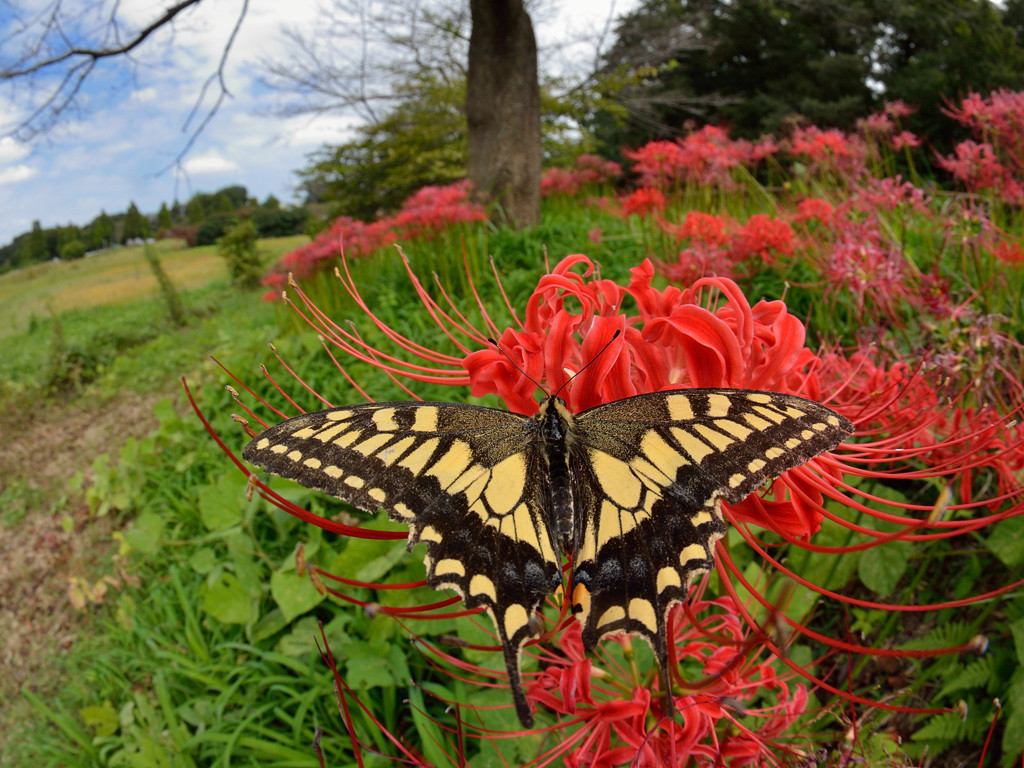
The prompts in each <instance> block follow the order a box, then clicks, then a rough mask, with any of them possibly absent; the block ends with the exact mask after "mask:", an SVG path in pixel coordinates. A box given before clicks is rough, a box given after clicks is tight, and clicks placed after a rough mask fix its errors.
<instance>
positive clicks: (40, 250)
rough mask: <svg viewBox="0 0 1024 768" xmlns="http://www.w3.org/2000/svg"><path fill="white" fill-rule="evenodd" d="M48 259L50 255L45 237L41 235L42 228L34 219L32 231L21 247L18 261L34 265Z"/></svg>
mask: <svg viewBox="0 0 1024 768" xmlns="http://www.w3.org/2000/svg"><path fill="white" fill-rule="evenodd" d="M49 257H50V253H49V251H48V250H47V248H46V235H45V234H43V226H42V224H40V223H39V220H38V219H36V220H35V221H33V222H32V231H31V232H30V233H29V236H28V238H26V239H25V241H24V244H23V245H22V248H21V253H20V254H19V255H18V261H19V262H20V263H21V264H35V263H36V262H39V261H45V260H46V259H48V258H49Z"/></svg>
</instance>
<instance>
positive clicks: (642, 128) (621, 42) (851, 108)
mask: <svg viewBox="0 0 1024 768" xmlns="http://www.w3.org/2000/svg"><path fill="white" fill-rule="evenodd" d="M874 5H875V3H874V2H873V0H849V1H844V2H838V1H837V0H646V2H643V3H641V5H640V6H639V7H638V8H636V9H635V10H634V11H633V12H631V13H630V14H628V15H626V16H623V17H622V18H621V19H620V20H619V24H618V26H617V27H616V41H615V43H614V45H613V46H612V47H611V48H610V49H609V51H608V53H607V54H606V56H605V71H606V73H609V74H612V73H614V74H615V75H616V77H614V78H613V82H616V83H618V84H619V85H620V90H619V91H618V92H615V93H612V94H611V96H612V98H613V99H616V100H617V101H618V102H619V103H620V104H621V109H620V110H619V111H618V113H617V117H618V118H619V119H618V120H613V119H611V118H612V117H616V115H607V114H606V115H604V116H602V117H601V118H600V119H599V120H598V125H597V126H596V127H597V129H598V131H599V132H600V133H601V135H602V138H603V140H604V142H605V143H606V144H608V145H611V146H613V147H617V146H619V145H622V144H626V145H631V146H636V145H638V144H641V143H643V142H644V141H647V140H649V139H651V138H655V137H666V136H674V135H678V134H679V133H680V132H681V131H682V130H683V126H684V124H685V123H686V122H687V121H689V120H697V121H699V122H709V123H720V124H724V125H727V126H728V127H729V129H730V131H731V132H733V133H734V134H736V135H741V136H749V137H756V136H758V135H760V134H762V133H765V132H772V133H778V132H780V131H781V129H782V127H783V125H784V124H785V121H786V120H787V118H788V117H789V116H790V115H793V114H800V115H803V116H804V117H806V118H808V119H809V120H811V121H813V122H815V123H818V124H819V125H826V126H852V125H853V122H854V120H855V119H856V118H858V117H861V116H863V115H864V114H866V113H867V112H868V111H870V109H871V108H872V106H873V103H874V98H875V96H874V93H873V92H872V90H871V88H870V87H869V86H868V78H869V77H870V76H871V60H870V56H869V53H870V50H871V45H872V40H873V32H872V26H873V25H874V24H875V23H876V21H877V18H876V15H875V13H874V11H873V8H874Z"/></svg>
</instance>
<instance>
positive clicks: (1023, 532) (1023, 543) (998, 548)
mask: <svg viewBox="0 0 1024 768" xmlns="http://www.w3.org/2000/svg"><path fill="white" fill-rule="evenodd" d="M985 546H987V547H988V548H989V549H990V550H991V551H992V554H994V555H995V556H996V557H998V558H999V559H1000V560H1002V561H1003V564H1004V565H1006V566H1007V567H1008V568H1014V567H1016V566H1018V565H1020V564H1021V563H1024V517H1020V516H1018V517H1010V518H1007V519H1006V520H1003V521H1002V522H999V523H997V524H996V525H995V526H993V528H992V534H991V535H990V536H989V537H988V539H987V540H986V541H985ZM1018 658H1020V659H1024V656H1019V655H1018Z"/></svg>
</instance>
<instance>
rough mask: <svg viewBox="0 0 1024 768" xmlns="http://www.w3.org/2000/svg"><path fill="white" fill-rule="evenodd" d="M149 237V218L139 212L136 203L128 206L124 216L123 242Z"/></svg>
mask: <svg viewBox="0 0 1024 768" xmlns="http://www.w3.org/2000/svg"><path fill="white" fill-rule="evenodd" d="M147 237H149V219H147V218H146V217H145V216H143V215H142V214H141V213H139V209H138V208H136V207H135V203H131V204H130V205H129V206H128V211H127V213H125V216H124V229H123V230H122V231H121V242H122V243H123V242H127V241H128V240H137V239H145V238H147Z"/></svg>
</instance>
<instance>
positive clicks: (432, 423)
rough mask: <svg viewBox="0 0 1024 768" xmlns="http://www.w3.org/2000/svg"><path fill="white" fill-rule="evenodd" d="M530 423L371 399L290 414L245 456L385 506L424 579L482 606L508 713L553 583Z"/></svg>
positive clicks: (523, 710)
mask: <svg viewBox="0 0 1024 768" xmlns="http://www.w3.org/2000/svg"><path fill="white" fill-rule="evenodd" d="M536 428H537V424H536V421H534V420H531V419H527V418H525V417H523V416H519V415H516V414H513V413H508V412H506V411H499V410H495V409H493V408H481V407H478V406H472V405H459V404H451V403H373V404H364V405H356V406H351V407H347V408H334V409H331V410H327V411H320V412H318V413H309V414H305V415H303V416H298V417H296V418H294V419H290V420H288V421H285V422H283V423H281V424H277V425H276V426H273V427H270V428H269V429H268V430H266V431H265V432H263V433H262V434H260V435H259V436H257V437H256V439H254V440H253V441H252V442H251V443H249V445H248V446H247V447H246V448H245V450H244V451H243V454H242V455H243V457H244V458H245V459H246V460H247V461H249V462H251V463H253V464H256V465H258V466H260V467H263V468H264V469H266V470H267V471H269V472H272V473H274V474H277V475H281V476H283V477H287V478H290V479H292V480H296V481H298V482H300V483H301V484H303V485H305V486H307V487H311V488H318V489H320V490H322V491H325V492H326V493H329V494H330V495H332V496H336V497H337V498H340V499H343V500H344V501H347V502H348V503H350V504H352V505H354V506H356V507H359V508H360V509H364V510H368V511H375V510H377V509H386V510H387V511H388V514H389V515H390V516H391V518H392V519H394V520H397V521H400V522H404V523H407V524H408V525H409V546H410V547H412V546H413V545H414V544H416V543H417V542H421V541H422V542H424V543H425V544H426V546H427V555H426V557H425V558H424V561H425V563H426V566H427V583H428V584H429V585H430V586H431V587H433V588H435V589H441V588H444V587H447V588H451V589H454V590H455V591H456V592H458V593H459V594H460V595H461V596H462V597H463V599H464V600H465V603H466V605H467V607H470V608H474V607H477V606H483V607H484V608H486V609H487V611H488V612H489V613H490V614H491V617H492V618H493V619H494V623H495V626H496V628H497V631H498V636H499V637H500V638H501V643H502V647H503V649H504V653H505V661H506V665H507V667H508V672H509V682H510V684H511V687H512V690H513V696H514V698H515V703H516V708H517V712H518V714H519V716H520V719H521V720H523V722H524V723H529V722H532V716H531V715H530V712H529V709H528V707H527V705H526V697H525V695H524V693H523V689H522V682H521V679H520V673H519V655H520V651H521V649H522V646H523V644H524V643H525V642H527V641H528V640H529V639H530V638H532V637H533V636H534V635H535V634H536V631H535V626H536V622H535V615H536V611H537V609H538V607H539V606H540V604H541V602H542V601H543V600H544V598H545V597H546V596H547V595H548V594H550V593H552V592H553V591H554V590H555V589H556V588H557V587H558V586H559V585H561V583H562V582H561V569H560V567H559V561H560V555H559V554H558V553H557V549H556V545H555V541H556V540H557V538H556V536H555V533H554V531H552V528H551V526H552V523H551V521H550V520H549V519H548V517H549V512H548V510H550V508H551V504H550V499H549V498H548V493H549V489H548V486H547V484H546V483H545V482H543V477H544V476H543V474H542V473H543V467H544V465H545V462H544V460H543V457H542V456H541V455H540V452H539V450H538V449H536V448H535V447H534V441H532V440H531V437H532V433H533V431H535V430H536Z"/></svg>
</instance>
